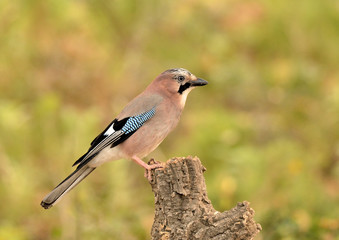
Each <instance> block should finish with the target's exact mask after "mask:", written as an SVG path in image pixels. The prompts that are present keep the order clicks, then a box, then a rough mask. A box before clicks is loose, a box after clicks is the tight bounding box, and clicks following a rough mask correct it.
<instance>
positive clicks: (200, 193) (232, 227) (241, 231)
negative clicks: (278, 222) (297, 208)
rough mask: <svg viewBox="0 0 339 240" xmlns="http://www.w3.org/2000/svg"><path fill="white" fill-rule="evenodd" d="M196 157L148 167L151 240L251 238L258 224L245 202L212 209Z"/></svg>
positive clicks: (200, 166) (258, 227)
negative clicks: (151, 201) (151, 194)
mask: <svg viewBox="0 0 339 240" xmlns="http://www.w3.org/2000/svg"><path fill="white" fill-rule="evenodd" d="M205 170H206V169H205V167H204V166H202V165H201V162H200V160H199V158H197V157H194V158H193V157H190V156H189V157H187V158H172V159H170V160H168V161H167V162H166V163H165V165H164V168H158V169H155V170H152V180H151V181H150V184H151V186H152V191H153V192H154V197H155V217H154V222H153V226H152V230H151V236H152V239H154V240H158V239H159V240H160V239H161V240H167V239H171V240H174V239H192V240H193V239H213V240H221V239H239V240H240V239H253V238H254V236H255V235H256V234H257V233H259V231H260V230H261V226H260V224H258V223H255V222H254V220H253V216H254V210H253V209H251V208H250V207H249V203H248V202H246V201H245V202H242V203H238V204H237V206H236V207H234V208H233V209H231V210H229V211H225V212H223V213H220V212H218V211H216V210H215V209H214V208H213V206H212V204H211V201H210V200H209V199H208V197H207V192H206V185H205V179H204V177H203V172H204V171H205Z"/></svg>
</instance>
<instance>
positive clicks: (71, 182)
mask: <svg viewBox="0 0 339 240" xmlns="http://www.w3.org/2000/svg"><path fill="white" fill-rule="evenodd" d="M94 169H95V168H91V167H89V166H87V165H84V166H82V167H80V168H77V169H76V170H75V171H74V172H73V173H71V175H69V176H68V177H67V178H66V179H65V180H63V181H62V182H61V183H60V184H59V185H58V186H56V187H55V188H54V189H53V191H52V192H50V193H49V194H47V195H46V197H45V198H44V199H43V200H42V201H41V203H40V205H41V206H42V207H43V208H45V209H48V208H51V207H52V206H53V205H55V204H56V203H57V202H58V201H60V199H61V198H62V197H63V196H64V195H65V194H66V193H68V192H69V191H70V190H72V189H73V188H74V187H75V186H76V185H78V184H79V183H80V182H81V181H82V180H83V179H85V178H86V177H87V176H88V175H89V174H90V173H91V172H92V171H93V170H94Z"/></svg>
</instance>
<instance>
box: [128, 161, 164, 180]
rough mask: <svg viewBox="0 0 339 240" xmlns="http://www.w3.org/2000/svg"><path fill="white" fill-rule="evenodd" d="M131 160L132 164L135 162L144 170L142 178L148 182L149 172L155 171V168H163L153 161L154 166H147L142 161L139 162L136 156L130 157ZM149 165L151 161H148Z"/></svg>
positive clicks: (150, 178) (150, 177) (149, 178)
mask: <svg viewBox="0 0 339 240" xmlns="http://www.w3.org/2000/svg"><path fill="white" fill-rule="evenodd" d="M132 160H133V161H134V162H136V163H137V164H139V165H140V166H142V167H143V168H145V174H144V176H145V177H147V179H148V180H149V181H151V180H152V176H151V170H152V169H155V168H161V167H163V166H162V165H161V163H157V162H155V161H154V160H153V161H154V163H155V164H152V165H148V164H147V163H145V162H144V161H142V160H141V159H140V158H138V157H137V156H133V157H132ZM150 163H151V161H150Z"/></svg>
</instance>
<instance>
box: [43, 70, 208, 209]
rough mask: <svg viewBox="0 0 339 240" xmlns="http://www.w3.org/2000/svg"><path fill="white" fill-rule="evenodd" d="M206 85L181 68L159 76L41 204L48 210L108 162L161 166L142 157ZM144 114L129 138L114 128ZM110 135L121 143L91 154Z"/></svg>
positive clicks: (122, 112) (128, 105) (162, 137)
mask: <svg viewBox="0 0 339 240" xmlns="http://www.w3.org/2000/svg"><path fill="white" fill-rule="evenodd" d="M206 84H207V82H206V81H205V80H203V79H199V78H197V77H195V76H194V75H193V74H191V73H190V72H188V71H187V70H185V69H182V68H178V69H169V70H167V71H165V72H163V73H162V74H160V75H159V76H158V77H157V78H156V79H155V80H154V81H153V82H152V83H151V84H150V85H149V86H148V87H147V88H146V89H145V91H143V92H142V93H141V94H139V95H138V96H137V97H135V98H134V99H133V100H132V101H131V102H130V103H128V104H127V105H126V107H125V108H124V109H123V110H122V111H121V113H120V114H119V115H118V117H117V118H116V119H115V120H114V121H113V122H112V124H111V125H110V126H109V127H107V128H106V130H105V131H104V132H103V133H101V134H100V135H99V136H98V137H97V138H96V139H95V140H94V141H93V142H92V145H91V148H90V149H89V151H88V152H87V153H86V154H85V155H84V156H82V157H81V158H80V159H79V160H78V161H77V162H76V163H75V164H79V165H78V167H77V169H76V170H75V171H74V172H73V173H72V174H71V175H70V176H68V177H67V178H66V179H65V180H64V181H63V182H61V183H60V184H59V185H58V186H57V187H56V188H55V189H54V190H53V191H52V192H50V193H49V194H48V195H47V196H46V197H45V198H44V199H43V200H42V202H41V205H42V206H43V207H44V208H50V207H51V206H53V205H54V204H55V203H56V202H57V201H59V200H60V199H61V197H62V196H64V195H65V194H66V193H67V192H69V191H70V190H71V189H72V188H74V187H75V186H76V185H77V184H79V183H80V182H81V181H82V180H83V179H84V178H85V177H86V176H87V175H89V174H90V173H91V172H92V171H93V170H94V169H95V168H96V167H98V166H100V165H102V164H103V163H105V162H107V161H112V160H117V159H120V158H129V159H133V160H134V161H135V162H137V163H138V164H140V165H141V166H143V167H144V168H145V169H146V170H150V169H152V168H156V167H159V166H161V165H159V164H158V165H147V164H146V163H144V162H143V161H142V160H141V158H143V157H145V156H147V155H148V154H149V153H150V152H152V151H153V150H155V149H156V148H157V147H158V146H159V144H160V143H161V142H162V141H163V140H164V139H165V137H166V136H167V135H168V134H169V133H170V132H171V131H172V130H173V129H174V128H175V127H176V126H177V124H178V122H179V119H180V116H181V113H182V110H183V108H184V106H185V102H186V98H187V95H188V93H189V92H190V91H191V90H192V89H193V88H194V87H195V86H203V85H206ZM151 110H152V111H151ZM144 113H148V114H149V115H148V116H149V117H148V118H147V119H145V118H141V120H138V121H141V122H140V124H139V123H138V122H137V129H136V130H134V131H132V132H131V133H130V134H129V135H128V136H127V135H126V134H127V133H126V134H125V132H123V131H122V129H115V126H116V125H115V124H118V123H119V122H123V123H124V124H127V123H126V120H127V119H129V118H131V117H132V118H133V117H135V116H140V115H142V114H144ZM136 121H137V120H136ZM138 124H139V125H140V126H139V125H138ZM114 134H115V135H114ZM124 134H125V135H126V137H125V138H121V137H124ZM113 135H114V136H117V137H115V138H114V139H115V140H114V141H115V142H116V141H120V142H118V143H117V144H115V142H114V141H113V142H112V145H111V144H109V145H107V146H106V145H104V146H106V147H103V148H100V149H101V150H100V151H99V152H93V151H94V150H95V149H96V148H95V147H97V146H99V145H100V144H101V145H102V143H105V141H106V138H107V139H108V137H110V136H112V137H113ZM120 138H121V140H119V139H120ZM93 144H95V145H93ZM93 149H94V150H93ZM148 177H149V175H148Z"/></svg>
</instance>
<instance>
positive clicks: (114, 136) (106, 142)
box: [73, 107, 156, 168]
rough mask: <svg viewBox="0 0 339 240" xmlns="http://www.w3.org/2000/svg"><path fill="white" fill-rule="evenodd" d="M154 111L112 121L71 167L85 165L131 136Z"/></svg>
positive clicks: (154, 108) (153, 109) (152, 109)
mask: <svg viewBox="0 0 339 240" xmlns="http://www.w3.org/2000/svg"><path fill="white" fill-rule="evenodd" d="M155 111H156V107H153V108H151V109H150V110H148V111H145V112H143V113H141V114H138V115H136V116H130V117H126V118H123V119H121V120H118V119H114V120H113V121H112V122H111V123H110V124H109V125H108V126H107V127H106V129H105V130H104V131H103V132H102V133H100V134H99V135H98V136H97V137H96V138H95V139H94V140H93V141H92V142H91V146H90V148H89V149H88V151H87V153H85V154H84V155H83V156H82V157H80V158H79V159H78V160H77V161H76V162H75V163H74V164H73V166H75V165H77V164H79V165H78V168H80V167H82V166H83V165H85V164H87V163H88V162H89V161H90V160H91V159H92V158H94V157H95V156H96V155H97V154H98V153H99V152H100V151H101V150H103V149H104V148H106V147H107V146H110V147H111V148H112V147H115V146H117V145H119V144H120V143H122V142H124V141H125V140H126V139H128V138H129V137H130V136H132V135H133V134H134V133H135V132H136V131H137V130H138V129H139V128H140V127H141V126H142V125H143V124H144V123H145V122H146V121H148V120H149V119H151V118H152V117H153V116H154V114H155Z"/></svg>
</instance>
